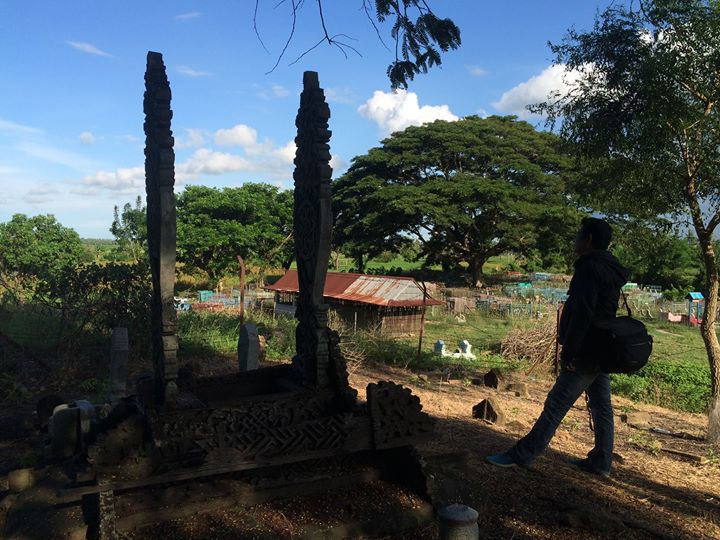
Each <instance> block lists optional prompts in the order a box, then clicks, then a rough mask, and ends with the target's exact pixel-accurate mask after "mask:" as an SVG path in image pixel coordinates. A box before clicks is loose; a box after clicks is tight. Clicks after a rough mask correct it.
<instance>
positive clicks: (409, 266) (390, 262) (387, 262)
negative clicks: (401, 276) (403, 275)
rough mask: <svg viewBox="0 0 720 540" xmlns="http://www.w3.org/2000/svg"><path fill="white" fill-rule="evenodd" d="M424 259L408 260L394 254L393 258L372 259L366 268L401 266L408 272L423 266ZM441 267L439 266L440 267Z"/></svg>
mask: <svg viewBox="0 0 720 540" xmlns="http://www.w3.org/2000/svg"><path fill="white" fill-rule="evenodd" d="M423 262H424V261H423V260H419V261H406V260H405V259H404V258H402V257H401V256H399V255H396V256H394V257H393V258H392V259H387V258H385V259H383V260H380V259H373V260H371V261H368V263H367V265H366V268H367V269H368V270H377V269H381V268H382V269H386V270H390V269H393V270H394V269H396V268H400V269H402V271H403V272H407V271H408V270H417V269H419V268H422V265H423ZM438 268H439V267H438Z"/></svg>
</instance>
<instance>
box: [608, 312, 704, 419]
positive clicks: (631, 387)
mask: <svg viewBox="0 0 720 540" xmlns="http://www.w3.org/2000/svg"><path fill="white" fill-rule="evenodd" d="M646 324H647V326H648V331H649V332H650V334H651V335H652V336H653V342H654V344H653V353H652V356H651V357H650V361H649V362H648V365H647V366H645V367H644V368H643V369H641V370H640V371H639V372H638V373H636V374H634V375H622V374H615V375H613V376H612V379H613V381H612V388H613V391H614V392H615V393H617V394H619V395H622V396H625V397H628V398H630V399H632V400H634V401H642V402H645V403H652V404H654V405H660V406H662V407H668V408H670V409H676V410H681V411H689V412H696V413H704V412H706V408H707V405H708V402H709V400H710V368H709V365H708V360H707V354H706V352H705V346H704V344H703V340H702V337H701V336H700V330H699V329H698V328H689V327H687V326H682V325H679V324H670V323H661V322H650V323H646Z"/></svg>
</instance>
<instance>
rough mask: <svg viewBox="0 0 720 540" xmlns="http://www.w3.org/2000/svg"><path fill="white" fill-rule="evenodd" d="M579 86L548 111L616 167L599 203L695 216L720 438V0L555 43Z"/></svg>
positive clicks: (600, 25)
mask: <svg viewBox="0 0 720 540" xmlns="http://www.w3.org/2000/svg"><path fill="white" fill-rule="evenodd" d="M552 49H553V51H554V52H555V54H556V62H557V63H558V64H559V65H564V66H566V69H567V70H568V72H570V73H572V79H571V80H572V81H576V82H574V83H573V84H572V85H571V89H570V91H569V92H567V93H565V94H562V95H556V96H552V97H551V98H550V99H549V100H548V101H547V102H546V103H544V104H542V105H540V106H539V107H538V110H540V111H542V112H546V113H548V115H549V116H548V118H549V120H550V122H554V121H558V120H559V121H560V122H561V128H560V131H561V134H562V135H564V136H565V138H567V139H568V140H569V141H571V142H572V143H573V144H574V145H575V146H576V147H577V148H578V150H579V151H580V152H581V153H582V154H583V155H585V156H588V157H591V158H598V157H600V158H602V159H603V160H604V161H605V162H606V163H607V164H608V165H609V166H608V168H607V169H606V171H607V172H606V174H604V175H600V176H598V177H596V179H595V181H594V182H593V185H592V189H593V190H595V191H596V193H598V194H599V196H597V197H596V200H602V201H604V202H603V203H602V206H604V207H605V208H607V209H608V210H611V211H613V210H614V211H619V212H625V213H627V214H629V215H667V214H676V215H685V216H687V215H689V216H690V221H691V223H692V226H693V229H694V232H695V236H696V238H697V241H698V244H699V247H700V251H701V253H702V257H703V263H704V267H705V275H706V283H705V289H706V293H707V303H706V309H705V315H704V317H703V323H702V326H701V333H702V337H703V340H704V342H705V348H706V350H707V355H708V360H709V364H710V369H711V374H712V377H711V379H712V399H711V404H710V410H709V429H708V438H709V440H710V441H712V442H713V443H716V444H718V443H720V343H719V342H718V337H717V334H716V328H715V327H716V322H717V310H718V292H719V291H718V289H719V288H720V282H719V281H718V265H717V258H716V253H715V248H714V246H713V235H714V234H715V231H716V229H717V227H718V225H719V224H720V112H719V111H718V100H719V99H720V4H718V2H717V1H715V0H710V1H708V0H655V1H652V0H641V1H639V2H637V3H631V4H630V5H629V6H623V5H613V6H612V7H610V8H609V9H607V10H606V11H604V12H603V13H601V14H599V15H598V17H597V18H596V21H595V26H594V28H593V29H592V30H591V31H588V32H579V31H577V30H571V31H569V33H568V34H567V36H566V37H565V39H564V40H563V42H562V43H560V44H558V45H554V46H552Z"/></svg>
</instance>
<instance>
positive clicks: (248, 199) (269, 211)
mask: <svg viewBox="0 0 720 540" xmlns="http://www.w3.org/2000/svg"><path fill="white" fill-rule="evenodd" d="M292 205H293V202H292V192H291V191H280V190H279V189H278V188H276V187H273V186H270V185H267V184H251V183H248V184H244V185H242V186H241V187H237V188H223V189H216V188H211V187H206V186H188V187H187V188H185V190H184V191H183V192H182V193H181V194H180V195H179V196H178V199H177V247H178V260H179V261H180V262H182V263H184V264H185V265H187V266H188V267H190V268H191V269H194V268H197V269H199V270H202V271H203V272H205V273H206V274H207V275H208V277H209V278H210V279H211V280H212V281H217V280H218V279H220V278H221V277H222V276H223V274H225V273H226V272H228V271H230V270H231V269H236V268H237V256H238V255H240V256H242V257H243V259H244V260H245V262H246V263H247V264H248V265H255V266H257V267H259V269H260V273H261V274H262V273H263V272H264V270H265V269H267V268H271V267H277V266H284V267H288V266H289V265H290V263H291V262H292V257H293V249H294V248H293V245H294V244H293V242H292V216H293V210H292V209H293V206H292Z"/></svg>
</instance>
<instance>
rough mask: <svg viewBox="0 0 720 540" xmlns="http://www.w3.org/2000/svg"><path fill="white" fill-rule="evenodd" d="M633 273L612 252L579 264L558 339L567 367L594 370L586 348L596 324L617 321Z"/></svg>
mask: <svg viewBox="0 0 720 540" xmlns="http://www.w3.org/2000/svg"><path fill="white" fill-rule="evenodd" d="M629 274H630V272H629V271H628V270H627V269H626V268H624V267H623V266H622V265H621V264H620V262H619V261H618V260H617V259H616V258H615V256H614V255H612V254H611V253H610V252H609V251H604V250H603V251H599V250H597V251H591V252H590V253H587V254H585V255H582V256H581V257H579V258H578V260H577V261H575V274H574V275H573V278H572V281H570V290H569V291H568V299H567V302H566V303H565V307H564V308H563V312H562V316H561V317H560V327H559V329H558V337H559V340H560V343H561V344H562V346H563V354H562V361H563V366H564V367H570V365H569V364H570V363H573V364H574V367H575V368H577V369H580V368H588V369H592V367H593V366H590V365H587V364H588V362H589V360H588V359H587V358H583V356H587V355H583V354H582V346H583V341H584V340H585V338H586V336H587V334H588V331H589V330H590V328H591V326H592V324H593V323H594V322H597V321H601V320H605V319H611V318H613V317H615V314H616V312H617V308H618V301H619V299H620V289H621V288H622V286H623V285H625V283H627V279H628V276H629Z"/></svg>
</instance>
